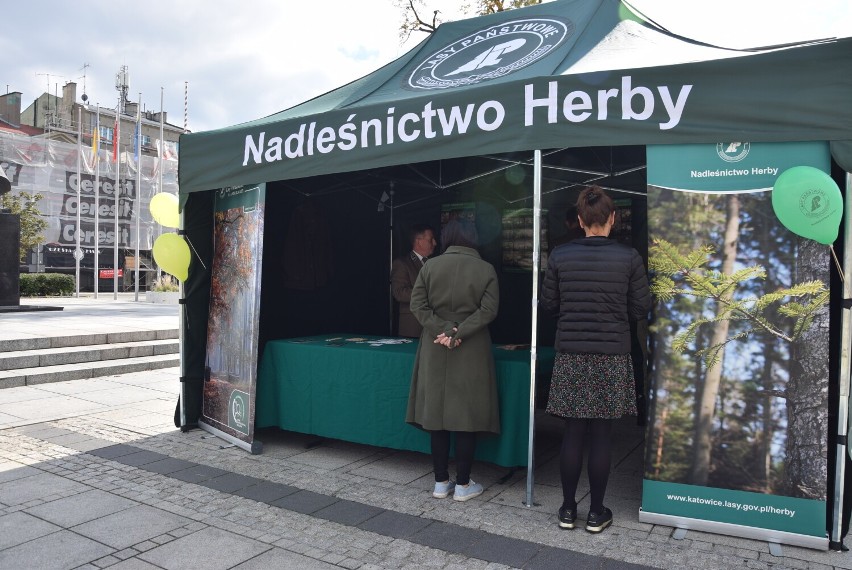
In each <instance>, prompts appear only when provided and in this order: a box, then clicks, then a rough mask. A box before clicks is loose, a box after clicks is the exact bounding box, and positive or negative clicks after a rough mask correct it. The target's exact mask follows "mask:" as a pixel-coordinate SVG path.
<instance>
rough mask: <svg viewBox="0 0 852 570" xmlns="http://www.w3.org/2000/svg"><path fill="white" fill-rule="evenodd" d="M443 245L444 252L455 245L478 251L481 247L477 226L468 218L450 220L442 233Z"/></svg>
mask: <svg viewBox="0 0 852 570" xmlns="http://www.w3.org/2000/svg"><path fill="white" fill-rule="evenodd" d="M441 243H442V244H443V245H444V251H446V249H447V248H448V247H450V246H453V245H456V246H461V247H470V248H473V249H476V248H477V247H478V246H479V234H478V233H477V231H476V224H474V223H473V222H471V221H470V220H468V219H466V218H455V219H452V220H450V221H449V222H447V225H446V226H444V229H443V230H442V231H441Z"/></svg>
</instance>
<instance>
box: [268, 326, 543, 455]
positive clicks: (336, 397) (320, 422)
mask: <svg viewBox="0 0 852 570" xmlns="http://www.w3.org/2000/svg"><path fill="white" fill-rule="evenodd" d="M355 338H358V339H364V340H363V341H354V340H351V339H355ZM381 338H382V337H372V336H362V335H341V334H338V335H322V336H315V337H306V338H294V339H284V340H273V341H269V342H268V343H267V344H266V348H265V349H264V352H263V357H262V359H261V363H260V370H259V372H258V379H257V401H256V408H255V427H257V428H262V427H270V426H278V427H280V428H282V429H285V430H290V431H296V432H300V433H309V434H314V435H319V436H323V437H330V438H334V439H341V440H345V441H352V442H357V443H364V444H368V445H375V446H379V447H389V448H393V449H407V450H412V451H422V452H425V453H429V435H428V434H427V433H426V432H424V431H422V430H420V429H417V428H415V427H412V426H410V425H408V424H406V423H405V411H406V406H407V403H408V387H409V384H410V381H411V370H412V367H413V365H414V354H415V352H416V351H417V341H413V342H409V343H406V344H381V345H379V346H374V345H373V344H371V341H377V340H380V339H381ZM393 340H399V339H393ZM494 360H495V364H496V367H497V385H498V389H499V392H500V427H501V432H502V433H501V435H500V436H480V438H479V439H478V442H477V450H476V458H477V459H480V460H483V461H489V462H491V463H496V464H497V465H503V466H507V467H512V466H523V465H526V464H527V446H528V441H529V435H528V430H529V405H530V404H529V402H530V397H529V394H530V389H529V388H530V353H529V350H506V349H504V348H501V347H500V346H499V345H498V346H495V347H494ZM552 367H553V349H552V348H544V349H542V348H539V349H538V375H537V379H538V381H545V380H546V378H549V377H550V372H551V369H552Z"/></svg>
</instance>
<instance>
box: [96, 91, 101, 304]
mask: <svg viewBox="0 0 852 570" xmlns="http://www.w3.org/2000/svg"><path fill="white" fill-rule="evenodd" d="M96 117H97V118H96V119H95V132H97V137H98V144H97V148H96V149H95V299H97V298H98V289H99V288H100V287H99V285H100V267H101V266H100V263H99V261H98V256H99V255H100V251H101V215H100V212H101V104H100V103H98V106H97V114H96Z"/></svg>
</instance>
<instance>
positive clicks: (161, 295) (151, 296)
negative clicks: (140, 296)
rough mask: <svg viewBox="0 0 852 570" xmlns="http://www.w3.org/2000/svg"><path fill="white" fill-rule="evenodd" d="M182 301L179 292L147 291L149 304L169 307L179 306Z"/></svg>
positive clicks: (146, 298)
mask: <svg viewBox="0 0 852 570" xmlns="http://www.w3.org/2000/svg"><path fill="white" fill-rule="evenodd" d="M178 299H180V292H178V291H146V292H145V300H146V301H148V302H149V303H165V304H168V305H177V304H178Z"/></svg>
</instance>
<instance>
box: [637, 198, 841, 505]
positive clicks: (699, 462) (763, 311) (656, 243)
mask: <svg viewBox="0 0 852 570" xmlns="http://www.w3.org/2000/svg"><path fill="white" fill-rule="evenodd" d="M728 208H729V213H730V214H731V215H733V214H736V217H737V219H739V214H738V212H735V211H733V210H731V208H732V206H731V204H730V199H729V200H728ZM732 231H733V230H732V228H730V227H727V229H726V231H725V232H724V234H725V236H726V239H725V240H724V243H730V242H731V233H732ZM733 241H736V239H734V240H733ZM652 243H653V244H652V247H651V251H650V268H651V271H652V272H653V273H655V276H654V278H653V279H652V283H651V291H652V293H653V294H654V295H655V296H656V297H657V298H658V299H659V300H661V301H663V302H666V301H671V300H672V299H674V298H676V297H678V296H687V297H692V298H695V299H701V300H704V301H706V302H708V303H709V305H708V306H712V307H713V309H712V311H711V312H709V313H707V312H702V313H701V314H696V315H695V316H694V317H693V318H691V319H690V320H689V321H688V324H687V325H686V327H684V328H683V329H682V330H680V331H678V332H677V333H676V334H674V335H673V337H672V349H673V350H674V351H675V352H683V351H686V350H688V349H689V348H690V347H694V346H695V345H696V340H697V339H698V336H699V333H700V331H702V330H703V329H705V328H708V329H709V335H710V336H709V339H710V340H709V343H708V344H706V345H704V346H701V347H700V348H697V349H695V352H694V354H695V355H696V356H700V357H701V358H702V361H703V365H704V368H705V373H704V382H703V384H702V386H701V389H700V390H698V392H697V394H696V398H697V400H698V403H699V405H698V408H697V418H696V429H695V435H694V441H693V449H694V457H693V460H692V467H691V471H690V477H689V481H690V482H691V483H692V484H698V485H705V484H707V479H708V476H709V473H710V455H711V452H712V449H713V448H714V447H716V446H715V445H714V441H713V438H712V432H713V430H712V427H713V426H712V421H713V419H714V417H724V416H723V414H724V410H718V411H717V399H718V396H719V392H720V389H721V387H722V383H721V372H722V369H721V365H722V360H723V358H724V349H725V347H726V346H728V345H729V344H730V343H732V342H734V341H738V340H743V339H746V338H749V337H755V336H759V337H761V338H763V339H764V344H766V343H767V342H770V341H769V340H766V339H773V338H774V339H778V340H780V341H783V342H785V343H788V344H794V343H796V341H797V340H798V339H800V338H801V337H802V336H803V335H804V334H806V332H807V331H809V330H811V328H812V325H813V323H814V320H815V319H816V318H817V317H818V315H821V314H822V313H824V312H825V306H826V304H827V303H828V298H829V291H828V289H827V288H826V286H825V284H824V283H823V282H822V281H820V280H810V281H804V282H802V283H798V284H795V285H792V286H790V287H783V288H780V289H777V290H775V291H772V292H768V293H764V294H761V295H749V294H746V295H742V294H740V295H736V294H735V293H737V292H742V291H743V290H748V289H749V288H750V282H752V281H754V280H763V279H765V277H766V270H765V269H764V268H763V267H761V266H760V265H750V266H745V267H742V268H739V269H734V266H733V264H726V263H725V262H724V260H725V259H726V258H728V256H730V255H735V252H734V251H729V252H727V253H726V254H725V255H723V256H722V259H723V261H722V266H721V270H720V269H712V268H711V267H710V264H711V261H712V259H713V255H714V253H715V252H714V248H713V247H711V246H709V245H704V246H701V247H699V248H697V249H694V250H692V251H687V252H685V253H684V252H681V251H679V250H678V248H677V247H676V246H674V245H673V244H671V243H670V242H668V241H666V240H663V239H655V240H653V242H652ZM778 315H781V316H783V317H786V318H787V319H789V320H791V321H792V323H791V325H790V326H789V327H782V326H779V324H778V323H777V320H778V319H777V316H778ZM717 373H718V376H717V375H716V374H717ZM796 375H797V374H796V371H795V370H791V372H790V376H791V380H790V387H788V389H787V390H785V391H784V396H785V397H788V400H789V398H790V396H791V395H792V394H794V393H795V392H796V390H795V386H796V385H797V383H796V381H795V380H794V377H795V376H796ZM730 389H731V388H728V390H730ZM739 390H740V391H743V390H748V391H751V390H752V388H751V387H750V386H746V387H744V388H741V389H739ZM797 398H798V397H797ZM738 399H739V400H745V398H743V397H741V396H740V397H739V398H738ZM723 403H724V402H723ZM790 412H791V413H790V415H795V412H796V410H791V411H790ZM741 416H742V410H739V411H738V413H734V414H731V415H730V417H734V418H739V417H741ZM812 419H813V418H812ZM736 421H737V423H738V424H742V421H741V420H740V419H737V420H736ZM738 429H740V430H741V429H744V426H743V425H739V428H738ZM763 437H768V436H766V435H764V436H763ZM793 441H797V440H796V438H795V435H794V436H793ZM718 447H725V448H730V446H729V445H725V446H718ZM788 447H789V440H788ZM747 455H748V454H743V457H745V456H747ZM741 472H742V473H748V472H749V470H748V469H742V470H741ZM799 494H801V493H797V495H799Z"/></svg>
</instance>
